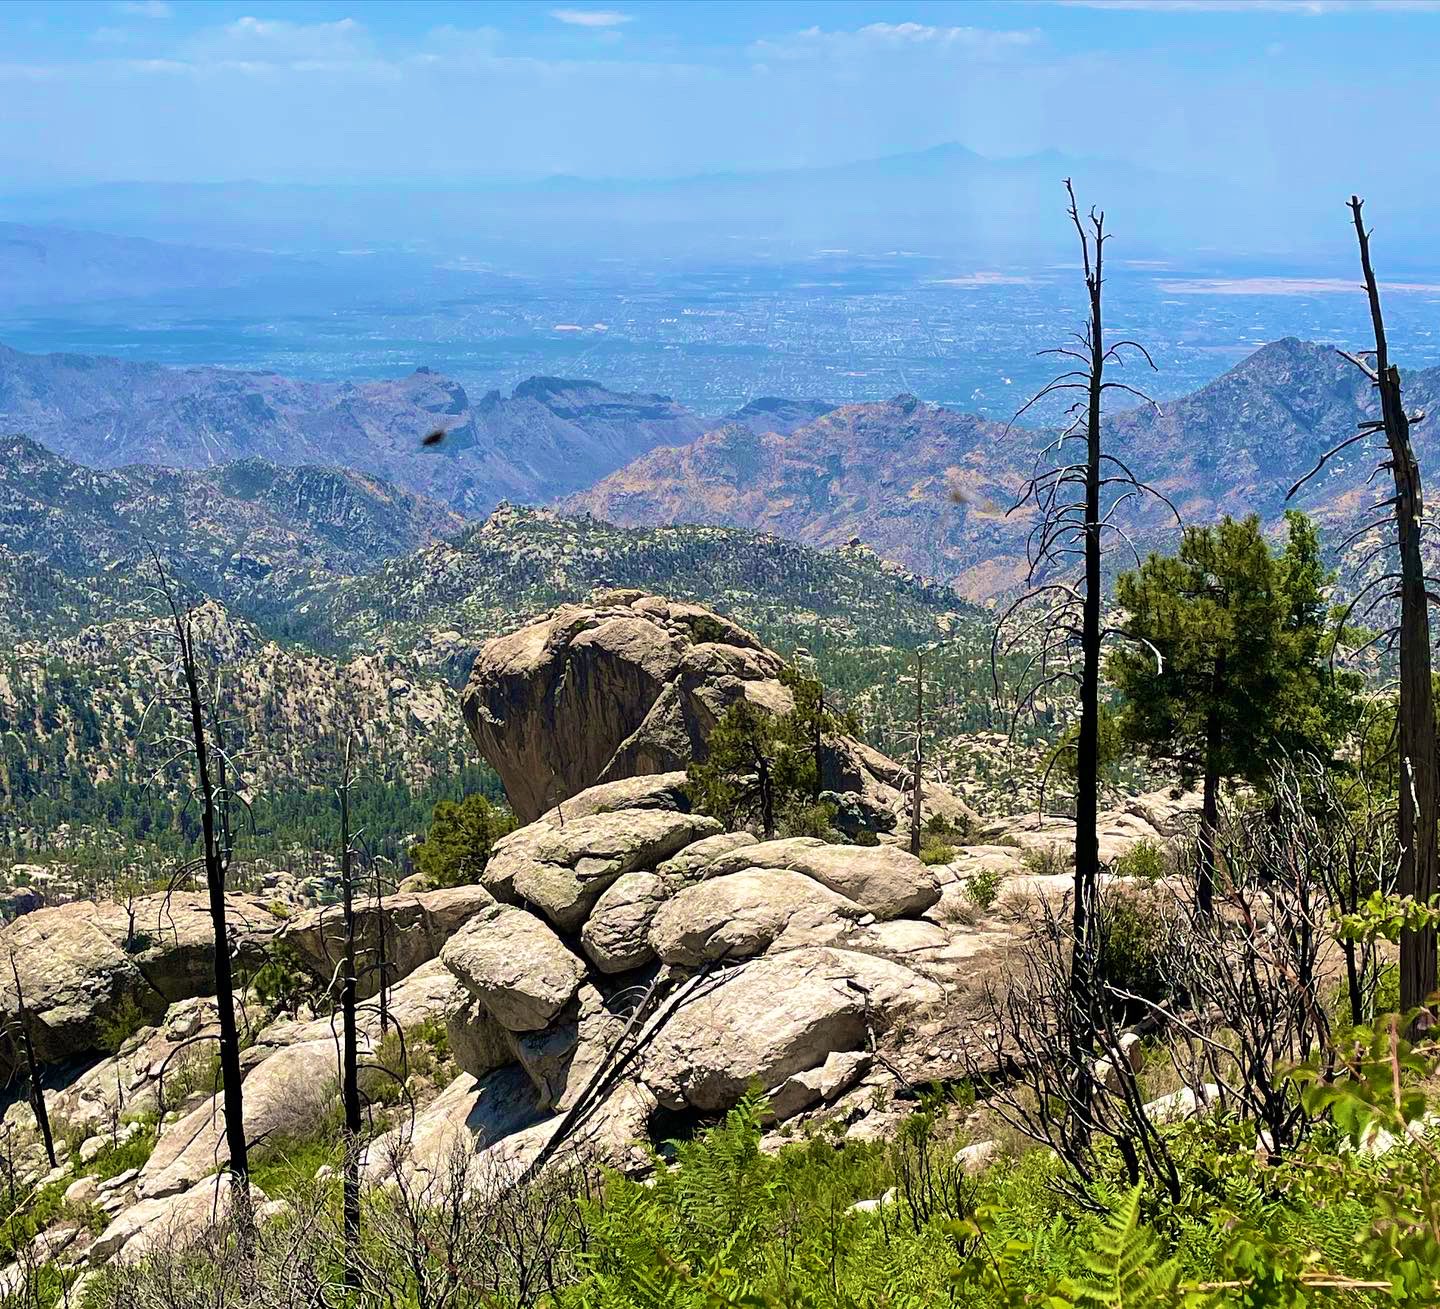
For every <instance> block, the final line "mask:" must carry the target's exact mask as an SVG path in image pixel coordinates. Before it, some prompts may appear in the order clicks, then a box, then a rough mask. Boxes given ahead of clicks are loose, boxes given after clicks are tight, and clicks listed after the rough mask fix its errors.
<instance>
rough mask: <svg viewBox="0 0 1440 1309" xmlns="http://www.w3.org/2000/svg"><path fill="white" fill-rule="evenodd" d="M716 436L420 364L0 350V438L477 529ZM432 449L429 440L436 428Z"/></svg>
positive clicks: (661, 405) (761, 408)
mask: <svg viewBox="0 0 1440 1309" xmlns="http://www.w3.org/2000/svg"><path fill="white" fill-rule="evenodd" d="M829 408H830V406H829V405H827V404H823V403H819V402H811V401H797V400H780V399H768V400H757V401H754V402H752V403H751V404H750V405H747V406H746V407H745V408H744V409H742V410H740V411H738V412H737V413H736V414H734V415H732V418H733V420H734V421H738V422H741V423H751V424H753V425H755V426H756V427H760V428H765V429H769V428H777V429H779V430H782V431H788V430H790V428H791V427H793V426H795V425H797V424H800V423H803V422H806V421H809V420H811V419H813V418H814V417H815V416H816V415H817V414H819V413H823V412H825V411H826V410H827V409H829ZM713 425H714V422H713V421H712V420H709V419H706V418H702V417H701V416H699V415H697V414H694V413H691V412H690V411H689V410H687V409H685V408H684V407H683V406H681V405H678V404H676V403H675V402H674V401H673V400H671V399H669V398H668V397H666V396H662V395H647V394H626V393H621V392H617V391H611V390H608V389H607V388H605V387H603V386H600V385H598V384H596V383H593V382H584V381H567V380H563V379H559V378H550V377H532V378H530V379H529V380H528V381H525V382H522V383H520V385H518V386H517V387H516V388H515V389H514V391H513V392H512V393H511V394H510V395H508V396H506V395H503V394H502V393H501V392H499V391H491V392H489V393H487V394H486V395H484V396H481V397H479V398H478V399H472V398H471V397H470V396H469V395H468V394H467V393H466V391H465V388H464V387H462V386H461V385H460V384H459V383H458V382H455V381H453V380H452V379H450V378H447V377H444V376H442V375H441V374H439V373H436V372H433V371H432V370H430V369H428V368H423V367H422V368H417V369H416V370H415V371H414V372H413V373H410V374H409V375H407V376H405V377H400V378H395V379H392V380H385V381H373V382H311V381H303V380H297V379H294V378H287V377H281V376H279V375H278V374H275V373H259V372H241V371H238V370H230V369H223V368H166V367H161V366H159V365H156V364H144V363H132V362H128V361H123V360H119V359H111V358H104V357H94V356H88V355H72V354H49V355H31V354H24V353H22V352H20V351H18V350H11V349H8V348H6V347H4V346H0V435H20V436H28V437H30V438H32V439H33V440H36V441H38V442H40V443H41V444H43V445H45V446H47V447H48V448H50V449H51V450H54V451H56V452H57V453H59V454H63V455H65V456H66V457H67V458H70V459H73V460H75V461H76V462H78V463H82V464H86V465H89V466H90V467H93V468H118V467H122V466H124V465H127V464H134V463H146V464H156V465H162V466H164V467H168V468H192V469H193V468H209V467H214V466H218V465H221V464H226V463H230V462H233V461H235V460H238V459H246V458H250V457H255V456H258V457H260V458H263V459H266V460H268V461H270V462H271V463H274V464H281V465H308V464H321V465H338V466H343V467H346V468H351V469H354V470H356V471H358V472H361V473H367V474H374V475H378V476H380V477H384V478H386V479H388V480H389V481H391V482H394V483H395V484H397V485H399V486H402V487H405V488H407V489H408V490H411V491H416V492H420V493H422V494H426V495H429V496H432V497H433V498H435V499H438V500H443V501H445V502H446V503H448V504H449V505H451V506H452V507H453V508H454V509H456V510H458V511H459V512H461V513H463V514H465V515H466V516H467V517H470V518H475V517H481V516H483V515H485V514H487V513H489V511H490V510H491V509H492V508H494V506H495V505H496V504H497V503H499V502H500V501H501V500H507V499H508V500H515V501H521V502H538V501H542V500H548V499H551V498H553V497H555V496H557V495H564V494H567V493H568V492H572V491H577V490H580V489H582V488H584V487H587V486H589V485H590V484H591V483H593V482H595V481H596V480H597V479H598V478H601V477H604V476H605V475H606V474H607V473H610V472H613V471H614V470H615V469H617V468H620V467H622V466H624V465H625V464H626V463H628V462H630V461H631V460H632V459H634V458H636V457H637V456H638V455H641V454H644V453H645V452H646V451H648V450H650V449H653V448H654V447H655V446H657V445H662V444H676V443H679V442H685V441H689V440H692V439H693V438H695V437H697V436H699V435H700V434H701V433H702V432H704V431H707V430H708V429H709V428H710V427H712V426H713ZM437 431H438V432H442V433H444V437H443V439H442V440H441V441H440V442H439V443H438V444H433V445H430V444H426V437H427V436H429V435H430V434H432V433H434V432H437Z"/></svg>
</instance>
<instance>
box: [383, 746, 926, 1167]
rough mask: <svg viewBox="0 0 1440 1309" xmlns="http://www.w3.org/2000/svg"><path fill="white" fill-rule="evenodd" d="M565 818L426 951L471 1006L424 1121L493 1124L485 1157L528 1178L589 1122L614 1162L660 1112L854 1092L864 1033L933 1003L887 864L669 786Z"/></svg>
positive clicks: (901, 889) (511, 853)
mask: <svg viewBox="0 0 1440 1309" xmlns="http://www.w3.org/2000/svg"><path fill="white" fill-rule="evenodd" d="M564 808H565V809H566V810H568V816H562V813H561V811H560V810H552V811H550V812H549V813H547V814H545V815H543V816H542V817H541V818H539V819H538V820H537V821H535V822H533V823H531V824H529V825H528V826H526V827H524V828H521V829H520V830H519V831H516V832H513V833H511V834H510V835H509V836H507V837H505V838H504V839H503V840H502V841H501V842H499V843H498V844H497V846H496V849H495V852H494V854H493V855H492V857H491V860H490V864H489V866H488V868H487V869H486V872H485V877H484V881H485V886H486V889H487V890H488V891H489V892H490V894H491V895H493V896H494V897H495V899H496V903H495V904H494V905H492V906H490V907H488V908H485V909H482V910H481V911H480V912H479V913H477V914H475V915H474V916H473V917H471V918H470V919H469V920H468V921H467V922H466V923H465V924H464V925H463V926H462V927H461V928H460V929H459V930H458V931H457V932H456V933H455V934H454V935H453V936H452V937H451V938H450V939H449V941H447V942H446V944H445V946H444V947H443V949H442V950H441V953H440V959H441V961H442V962H443V963H444V965H445V966H446V967H447V968H448V969H449V970H450V971H451V972H452V973H453V974H454V976H455V977H456V978H457V979H458V980H459V982H460V984H461V986H462V987H463V988H464V991H465V993H466V995H467V1002H466V1003H465V1004H464V1005H462V1006H460V1007H459V1008H458V1009H456V1010H455V1011H454V1012H452V1014H451V1017H450V1023H449V1030H450V1035H451V1048H452V1050H453V1051H454V1052H455V1053H456V1056H457V1058H458V1059H459V1061H460V1062H461V1065H462V1066H463V1067H464V1068H465V1070H466V1072H467V1074H469V1076H470V1079H471V1080H470V1081H469V1083H468V1084H467V1087H466V1088H464V1093H463V1094H460V1095H458V1096H457V1097H455V1098H453V1100H452V1102H451V1103H450V1104H448V1105H446V1106H443V1107H437V1110H436V1112H437V1113H441V1114H443V1115H445V1116H448V1117H449V1118H450V1120H451V1121H452V1122H453V1121H458V1120H459V1119H460V1118H462V1117H463V1119H464V1120H465V1121H467V1122H469V1123H471V1124H472V1126H473V1125H474V1124H475V1123H477V1122H484V1123H487V1124H488V1123H490V1122H491V1120H490V1119H489V1118H488V1117H487V1114H490V1113H492V1112H498V1114H499V1117H498V1120H496V1121H494V1122H493V1125H492V1134H491V1136H490V1137H489V1138H488V1139H486V1137H485V1135H484V1133H483V1132H482V1133H481V1134H480V1137H481V1139H479V1140H478V1141H477V1143H476V1144H477V1148H478V1149H479V1150H480V1151H481V1152H482V1153H483V1152H485V1151H486V1150H487V1149H490V1148H493V1147H499V1151H498V1154H503V1156H504V1157H505V1158H506V1160H507V1162H519V1163H525V1162H528V1161H530V1160H531V1159H533V1158H534V1157H535V1155H536V1154H537V1153H538V1152H539V1151H541V1150H542V1149H544V1148H545V1145H546V1143H547V1142H549V1141H550V1139H551V1137H552V1135H553V1134H554V1133H555V1132H556V1131H558V1130H560V1129H561V1125H562V1123H563V1122H566V1120H567V1118H568V1119H571V1120H573V1119H574V1117H575V1116H576V1114H578V1113H579V1112H580V1111H581V1110H582V1109H583V1110H584V1112H585V1121H586V1128H587V1135H586V1138H585V1139H586V1140H587V1141H588V1142H589V1143H590V1144H591V1145H592V1146H595V1147H597V1148H599V1149H600V1151H601V1153H602V1154H607V1155H608V1156H609V1157H610V1160H611V1162H623V1156H624V1155H625V1153H626V1152H627V1150H628V1149H629V1148H630V1147H632V1146H633V1145H634V1144H635V1142H636V1140H637V1139H643V1138H644V1136H645V1135H646V1131H647V1128H648V1126H649V1125H650V1122H651V1119H652V1118H653V1116H654V1115H655V1114H656V1112H657V1111H661V1110H664V1111H670V1112H673V1113H680V1114H698V1115H713V1114H716V1113H719V1112H722V1111H724V1110H726V1109H728V1108H730V1107H731V1106H732V1105H734V1104H735V1103H736V1102H737V1101H738V1100H739V1099H740V1098H741V1097H742V1096H743V1095H744V1094H745V1093H746V1091H747V1090H748V1089H750V1088H752V1087H759V1088H761V1089H763V1090H766V1091H768V1092H771V1093H772V1099H773V1101H774V1104H775V1111H776V1113H777V1116H787V1115H789V1114H793V1113H797V1112H799V1111H800V1110H802V1109H805V1108H807V1107H809V1106H810V1105H813V1104H815V1103H816V1102H818V1101H820V1100H821V1099H829V1098H833V1097H834V1096H836V1095H839V1094H840V1093H841V1092H843V1091H844V1090H846V1089H848V1087H849V1086H850V1085H851V1084H853V1082H854V1081H855V1080H856V1079H857V1078H858V1077H859V1076H860V1075H861V1074H862V1073H863V1072H864V1071H865V1068H866V1063H867V1059H868V1052H869V1050H870V1049H872V1048H873V1046H874V1044H875V1041H876V1038H877V1035H879V1034H880V1033H883V1031H884V1030H885V1029H886V1028H887V1027H888V1026H889V1025H891V1024H893V1023H894V1022H895V1021H896V1019H897V1018H898V1017H899V1016H901V1015H902V1014H904V1013H907V1012H910V1011H912V1010H914V1009H917V1008H919V1007H922V1006H927V1005H933V1004H934V1003H936V1002H937V1001H939V1000H940V999H941V997H942V995H943V993H944V992H943V989H942V987H941V986H940V985H939V984H938V983H937V982H936V981H935V980H934V979H932V978H931V977H929V976H927V975H925V973H924V972H922V971H921V970H919V969H917V968H915V967H912V966H910V965H909V964H907V963H905V962H903V961H902V960H901V959H900V958H898V957H896V956H895V954H894V953H893V952H892V951H890V950H888V949H887V947H886V935H885V929H886V928H887V927H889V926H891V925H893V924H895V923H896V922H897V921H899V920H903V919H907V918H908V919H915V918H918V917H919V915H921V914H923V913H924V912H925V911H926V910H927V909H929V908H930V907H931V906H932V905H934V904H935V903H936V901H937V900H938V899H939V898H940V892H939V888H938V886H937V885H936V882H935V879H934V877H933V876H932V875H931V873H930V870H929V869H927V868H926V867H925V866H924V865H923V864H921V863H920V861H919V860H918V859H914V858H912V857H911V856H910V855H909V854H907V853H905V852H903V851H901V850H898V849H895V848H894V847H889V846H868V847H861V846H844V845H826V844H825V843H823V842H821V841H818V840H814V839H811V838H795V839H788V840H774V841H759V840H757V839H756V838H755V837H754V836H752V835H750V834H748V833H744V832H724V831H722V830H721V826H720V824H719V823H717V822H716V821H715V820H713V819H710V818H706V817H704V816H701V815H697V814H693V813H690V812H688V805H687V802H686V798H685V792H684V774H683V773H678V772H672V773H665V774H659V775H656V776H654V777H649V778H645V779H629V780H627V781H625V782H621V783H614V784H609V785H606V786H601V787H597V788H594V789H593V790H591V791H588V792H585V793H583V794H581V795H580V796H578V797H576V799H575V801H574V802H573V803H572V804H570V805H567V806H565V807H564ZM645 997H654V998H656V1000H657V1004H656V1005H655V1007H653V1009H647V1008H645V1007H644V1005H643V1004H642V1000H643V999H644V998H645ZM661 997H663V998H664V1000H665V1003H658V1000H659V999H660V998H661ZM517 1068H518V1069H520V1070H522V1071H523V1073H524V1077H525V1079H527V1080H528V1083H529V1096H528V1107H529V1110H530V1111H531V1112H530V1113H529V1114H521V1115H518V1116H517V1115H516V1113H515V1112H514V1104H515V1101H516V1100H517V1094H516V1069H517ZM487 1095H489V1097H490V1099H491V1100H492V1101H493V1102H495V1104H496V1105H500V1106H503V1110H486V1109H485V1107H484V1106H485V1101H486V1098H487ZM518 1098H519V1099H520V1100H521V1101H525V1100H526V1099H527V1097H526V1096H524V1095H521V1096H519V1097H518ZM437 1106H438V1102H437ZM527 1117H528V1118H529V1119H530V1121H528V1122H526V1121H524V1119H526V1118H527ZM520 1123H523V1129H524V1130H523V1132H522V1134H521V1135H520V1136H519V1137H518V1138H517V1136H516V1133H517V1130H520V1129H519V1128H518V1126H517V1124H520ZM570 1125H571V1123H566V1126H567V1127H568V1126H570ZM504 1129H508V1130H504ZM419 1135H420V1136H421V1137H422V1138H424V1139H434V1140H437V1141H439V1140H442V1139H445V1134H444V1133H443V1132H441V1131H436V1130H433V1125H432V1124H421V1125H420V1130H419ZM522 1147H523V1149H522ZM517 1150H519V1151H520V1153H519V1154H517ZM527 1151H528V1153H527ZM379 1153H381V1152H372V1154H376V1155H378V1154H379ZM498 1154H497V1157H498ZM438 1162H439V1161H438V1160H435V1159H431V1160H430V1161H428V1163H427V1166H428V1167H431V1168H434V1167H435V1166H437V1164H438Z"/></svg>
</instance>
